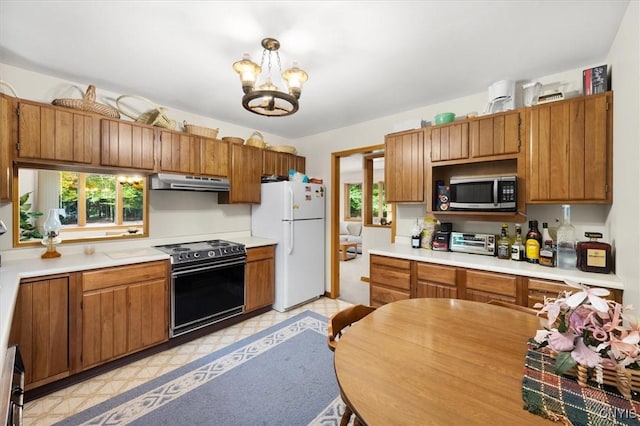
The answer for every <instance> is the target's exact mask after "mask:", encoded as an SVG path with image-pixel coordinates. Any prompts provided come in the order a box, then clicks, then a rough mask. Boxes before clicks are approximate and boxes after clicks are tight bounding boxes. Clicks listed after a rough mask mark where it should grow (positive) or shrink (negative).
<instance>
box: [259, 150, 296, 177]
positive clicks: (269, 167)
mask: <svg viewBox="0 0 640 426" xmlns="http://www.w3.org/2000/svg"><path fill="white" fill-rule="evenodd" d="M290 155H291V154H286V153H284V152H276V151H271V150H268V149H264V150H262V176H274V175H275V176H279V177H287V176H289V156H290Z"/></svg>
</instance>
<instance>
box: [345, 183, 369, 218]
mask: <svg viewBox="0 0 640 426" xmlns="http://www.w3.org/2000/svg"><path fill="white" fill-rule="evenodd" d="M352 186H358V187H360V197H361V199H362V200H364V193H363V185H362V182H347V183H345V184H344V198H343V199H344V220H345V221H348V222H361V221H362V209H363V205H364V203H362V204H361V206H360V215H359V216H351V187H352Z"/></svg>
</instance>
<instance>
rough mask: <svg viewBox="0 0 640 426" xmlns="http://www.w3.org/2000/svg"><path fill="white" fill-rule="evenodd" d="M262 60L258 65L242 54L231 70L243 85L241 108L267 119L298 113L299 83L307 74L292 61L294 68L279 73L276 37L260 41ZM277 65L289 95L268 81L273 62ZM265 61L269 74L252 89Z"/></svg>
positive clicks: (246, 54)
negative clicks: (274, 60) (275, 61)
mask: <svg viewBox="0 0 640 426" xmlns="http://www.w3.org/2000/svg"><path fill="white" fill-rule="evenodd" d="M262 47H263V48H264V50H263V51H262V60H261V61H260V65H258V64H256V63H255V62H253V61H251V58H250V56H249V54H248V53H245V54H244V56H243V58H242V60H241V61H238V62H235V63H234V64H233V69H234V70H235V71H236V72H237V73H238V74H239V75H240V81H241V82H242V90H243V91H244V96H243V97H242V106H243V107H244V108H245V109H246V110H248V111H251V112H253V113H255V114H259V115H266V116H267V117H284V116H285V115H291V114H293V113H295V112H296V111H297V110H298V99H299V98H300V94H301V92H302V83H304V82H305V81H307V79H308V78H309V75H308V74H307V73H306V72H304V71H303V70H301V69H300V68H298V66H297V64H296V63H295V62H294V63H293V67H292V68H289V69H288V70H285V71H284V72H282V67H281V65H280V54H279V53H278V49H279V48H280V42H279V41H278V40H276V39H275V38H265V39H263V40H262ZM274 57H275V59H276V60H277V62H278V69H279V70H280V73H281V76H282V80H283V81H284V83H285V84H286V85H287V89H288V93H287V92H284V91H282V90H280V89H279V88H278V86H276V85H275V84H273V81H272V80H271V64H272V59H273V58H274ZM265 59H266V62H267V67H268V73H267V77H266V81H265V83H264V84H262V85H260V86H258V88H256V87H255V85H256V80H257V78H258V75H259V74H260V73H261V72H262V67H263V66H264V64H265Z"/></svg>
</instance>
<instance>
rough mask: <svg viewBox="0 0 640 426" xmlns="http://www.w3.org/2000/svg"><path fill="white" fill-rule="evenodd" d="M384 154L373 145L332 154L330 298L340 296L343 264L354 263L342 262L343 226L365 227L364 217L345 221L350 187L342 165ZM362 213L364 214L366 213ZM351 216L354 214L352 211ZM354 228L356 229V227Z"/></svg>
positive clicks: (348, 256) (381, 148)
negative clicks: (348, 161)
mask: <svg viewBox="0 0 640 426" xmlns="http://www.w3.org/2000/svg"><path fill="white" fill-rule="evenodd" d="M383 152H384V145H372V146H367V147H362V148H355V149H351V150H346V151H339V152H334V153H332V154H331V239H330V247H331V249H330V253H331V256H330V258H331V292H330V294H329V296H330V297H332V298H337V297H339V296H340V278H341V274H340V269H341V263H344V262H353V261H352V260H341V258H342V256H341V248H340V234H341V227H343V224H345V222H346V223H347V224H348V223H354V224H355V223H356V222H357V223H359V225H360V226H361V227H362V226H363V225H364V223H363V216H361V217H360V220H359V222H358V221H357V220H353V221H345V216H348V215H345V213H344V211H343V210H342V208H341V207H342V202H341V198H343V197H347V196H348V195H346V190H345V187H347V186H348V185H347V186H345V182H343V179H342V178H341V164H342V163H345V162H346V161H347V160H346V158H347V157H352V156H359V157H360V158H362V157H363V156H365V155H367V154H373V153H383ZM360 164H361V166H360V168H361V170H363V172H364V167H363V166H362V160H361V162H360ZM353 183H355V182H353ZM344 208H345V209H346V210H349V211H350V209H348V208H347V207H346V206H344ZM362 213H363V214H364V212H362ZM350 214H352V212H351V211H350ZM352 227H355V225H354V226H352ZM353 249H355V250H356V251H355V259H358V256H359V257H360V261H361V262H362V261H363V259H362V254H360V255H358V253H357V248H352V247H350V248H349V250H353ZM350 257H351V253H347V255H346V258H350ZM354 263H355V262H354ZM346 266H347V265H346V264H345V267H346ZM352 269H353V268H352ZM360 280H361V281H364V282H368V280H369V278H368V277H365V276H362V277H359V281H360Z"/></svg>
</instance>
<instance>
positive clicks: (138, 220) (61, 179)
mask: <svg viewBox="0 0 640 426" xmlns="http://www.w3.org/2000/svg"><path fill="white" fill-rule="evenodd" d="M18 188H19V190H18V194H17V197H18V199H17V202H16V203H14V206H15V210H16V212H15V213H14V218H15V219H14V234H15V235H17V236H18V238H14V243H18V244H25V243H27V244H29V243H34V242H38V243H39V241H40V240H41V239H42V224H43V222H44V220H45V219H46V216H47V213H48V211H49V209H53V208H59V209H64V212H65V215H64V216H61V217H60V222H61V223H62V228H61V231H60V237H61V238H62V241H63V242H64V241H77V240H83V239H102V238H105V239H117V238H123V237H132V236H141V235H147V233H148V232H147V230H148V226H147V221H146V217H145V212H146V211H147V188H146V178H144V177H141V176H128V175H116V174H106V173H85V172H77V171H69V170H68V171H58V170H43V169H29V168H20V169H19V170H18ZM16 240H17V241H16Z"/></svg>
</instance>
